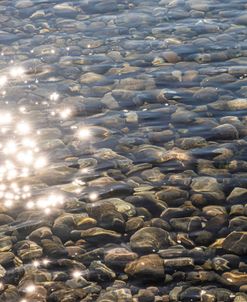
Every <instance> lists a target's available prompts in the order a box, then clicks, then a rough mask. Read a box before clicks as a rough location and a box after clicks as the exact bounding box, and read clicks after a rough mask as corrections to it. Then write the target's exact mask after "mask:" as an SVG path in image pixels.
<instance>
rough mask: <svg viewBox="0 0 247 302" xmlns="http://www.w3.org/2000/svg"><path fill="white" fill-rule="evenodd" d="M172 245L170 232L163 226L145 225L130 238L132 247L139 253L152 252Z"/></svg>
mask: <svg viewBox="0 0 247 302" xmlns="http://www.w3.org/2000/svg"><path fill="white" fill-rule="evenodd" d="M168 246H170V237H169V233H168V232H167V231H165V230H163V229H161V228H156V227H145V228H142V229H140V230H138V231H137V232H136V233H134V235H132V236H131V238H130V247H131V249H132V250H133V251H135V252H137V253H141V254H142V253H150V252H155V251H157V250H159V249H160V248H166V247H168Z"/></svg>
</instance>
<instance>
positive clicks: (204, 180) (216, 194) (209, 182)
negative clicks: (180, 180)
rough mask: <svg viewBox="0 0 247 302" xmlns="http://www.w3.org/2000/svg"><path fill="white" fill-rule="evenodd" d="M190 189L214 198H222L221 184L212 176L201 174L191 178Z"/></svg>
mask: <svg viewBox="0 0 247 302" xmlns="http://www.w3.org/2000/svg"><path fill="white" fill-rule="evenodd" d="M191 189H192V190H193V191H194V192H196V193H202V194H205V195H208V196H210V197H212V198H214V199H217V200H221V199H224V197H225V195H224V193H223V192H222V189H221V186H220V184H219V183H218V181H217V179H216V178H214V177H207V176H201V177H196V178H194V179H193V180H192V183H191Z"/></svg>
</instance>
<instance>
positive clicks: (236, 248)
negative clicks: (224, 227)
mask: <svg viewBox="0 0 247 302" xmlns="http://www.w3.org/2000/svg"><path fill="white" fill-rule="evenodd" d="M222 247H223V249H225V250H226V251H228V252H231V253H235V254H237V255H242V256H244V255H246V253H247V232H232V233H231V234H230V235H228V236H227V237H226V239H225V240H224V241H223V244H222Z"/></svg>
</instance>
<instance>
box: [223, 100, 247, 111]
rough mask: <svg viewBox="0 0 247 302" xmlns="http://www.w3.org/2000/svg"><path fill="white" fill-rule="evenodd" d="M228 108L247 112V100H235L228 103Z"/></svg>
mask: <svg viewBox="0 0 247 302" xmlns="http://www.w3.org/2000/svg"><path fill="white" fill-rule="evenodd" d="M227 107H228V108H229V110H232V111H237V110H246V109H247V99H234V100H231V101H228V102H227Z"/></svg>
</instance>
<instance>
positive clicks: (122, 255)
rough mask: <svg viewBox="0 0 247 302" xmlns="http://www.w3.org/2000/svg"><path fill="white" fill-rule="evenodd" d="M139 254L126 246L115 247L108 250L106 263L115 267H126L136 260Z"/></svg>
mask: <svg viewBox="0 0 247 302" xmlns="http://www.w3.org/2000/svg"><path fill="white" fill-rule="evenodd" d="M137 258H138V255H137V254H136V253H133V252H131V251H129V250H127V249H125V248H121V247H119V248H113V249H110V250H108V251H107V252H106V254H105V258H104V259H105V263H106V264H107V265H109V266H113V267H125V265H126V264H127V263H129V262H131V261H133V260H136V259H137Z"/></svg>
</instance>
